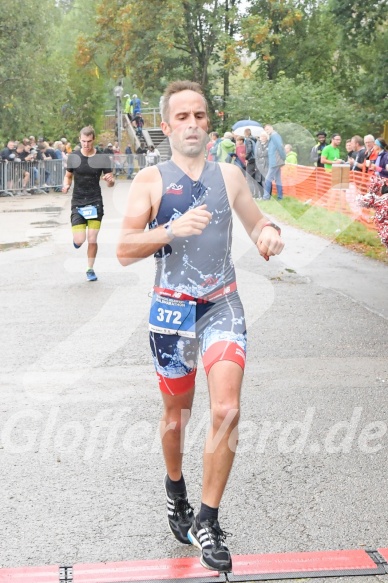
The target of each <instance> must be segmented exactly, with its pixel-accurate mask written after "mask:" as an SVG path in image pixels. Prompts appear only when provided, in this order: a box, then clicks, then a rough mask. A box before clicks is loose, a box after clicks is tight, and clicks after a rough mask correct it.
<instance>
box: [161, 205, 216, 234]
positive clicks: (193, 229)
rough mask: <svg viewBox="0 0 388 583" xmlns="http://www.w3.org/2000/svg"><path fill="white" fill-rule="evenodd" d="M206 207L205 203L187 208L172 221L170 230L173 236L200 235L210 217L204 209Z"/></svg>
mask: <svg viewBox="0 0 388 583" xmlns="http://www.w3.org/2000/svg"><path fill="white" fill-rule="evenodd" d="M206 207H207V205H206V204H202V205H201V206H198V207H196V208H194V209H190V210H188V211H187V212H185V213H184V214H183V215H182V216H181V217H179V219H176V220H175V221H172V223H171V230H172V232H173V233H174V235H175V237H189V236H190V235H200V234H201V233H202V231H203V230H204V229H205V228H206V227H207V226H208V224H209V223H210V221H211V219H212V215H211V213H209V211H207V210H206Z"/></svg>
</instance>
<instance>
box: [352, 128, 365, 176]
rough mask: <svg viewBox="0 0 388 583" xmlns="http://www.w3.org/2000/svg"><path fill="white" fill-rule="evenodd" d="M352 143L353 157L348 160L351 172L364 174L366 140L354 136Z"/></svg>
mask: <svg viewBox="0 0 388 583" xmlns="http://www.w3.org/2000/svg"><path fill="white" fill-rule="evenodd" d="M350 143H351V148H352V151H353V153H352V156H350V157H349V158H348V162H349V164H350V170H354V171H356V172H362V170H363V168H364V161H365V155H366V150H365V147H364V140H363V139H362V137H361V136H353V137H352V139H351V141H350Z"/></svg>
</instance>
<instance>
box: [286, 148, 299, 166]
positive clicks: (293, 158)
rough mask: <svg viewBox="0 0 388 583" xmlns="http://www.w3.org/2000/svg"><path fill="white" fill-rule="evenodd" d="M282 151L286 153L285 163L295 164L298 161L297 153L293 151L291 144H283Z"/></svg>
mask: <svg viewBox="0 0 388 583" xmlns="http://www.w3.org/2000/svg"><path fill="white" fill-rule="evenodd" d="M284 151H285V153H286V159H285V163H286V164H297V163H298V154H297V153H296V152H294V150H293V149H292V146H291V144H286V145H285V146H284Z"/></svg>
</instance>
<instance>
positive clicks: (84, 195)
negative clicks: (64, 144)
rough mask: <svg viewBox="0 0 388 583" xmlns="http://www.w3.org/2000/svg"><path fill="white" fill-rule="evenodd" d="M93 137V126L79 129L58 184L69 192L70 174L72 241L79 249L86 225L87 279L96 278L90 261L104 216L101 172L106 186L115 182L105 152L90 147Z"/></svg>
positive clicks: (84, 237) (92, 144) (95, 248)
mask: <svg viewBox="0 0 388 583" xmlns="http://www.w3.org/2000/svg"><path fill="white" fill-rule="evenodd" d="M95 137H96V136H95V132H94V129H93V128H92V127H91V126H87V127H85V128H83V129H82V130H81V132H80V143H81V149H80V150H77V151H75V152H73V153H72V154H70V155H69V158H68V161H67V171H66V175H65V178H64V180H63V188H62V192H64V193H65V194H66V193H67V192H69V189H70V186H71V183H72V181H73V176H74V190H73V196H72V199H71V225H72V232H73V245H74V247H75V248H76V249H79V248H80V247H81V245H82V244H83V243H85V241H86V229H87V230H88V233H87V239H88V251H87V255H88V269H87V271H86V278H87V280H88V281H96V280H97V276H96V274H95V271H94V262H95V260H96V256H97V250H98V245H97V237H98V234H99V231H100V227H101V221H102V217H103V216H104V207H103V200H102V193H101V187H100V178H101V175H102V174H103V177H102V179H103V180H105V181H106V182H107V184H108V186H114V183H115V179H114V176H113V173H112V165H111V161H110V159H109V156H108V155H104V154H97V151H96V149H95V147H94V140H95ZM95 156H98V160H96V159H95Z"/></svg>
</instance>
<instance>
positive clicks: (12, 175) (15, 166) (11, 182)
mask: <svg viewBox="0 0 388 583" xmlns="http://www.w3.org/2000/svg"><path fill="white" fill-rule="evenodd" d="M65 172H66V168H65V166H64V163H63V160H42V161H34V162H6V161H4V160H2V161H1V163H0V196H16V195H20V194H37V193H38V194H39V193H46V192H49V190H50V188H53V189H54V190H58V191H60V190H61V189H62V184H63V177H64V175H65Z"/></svg>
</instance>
